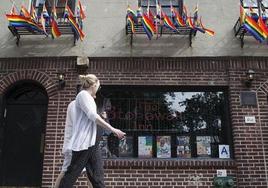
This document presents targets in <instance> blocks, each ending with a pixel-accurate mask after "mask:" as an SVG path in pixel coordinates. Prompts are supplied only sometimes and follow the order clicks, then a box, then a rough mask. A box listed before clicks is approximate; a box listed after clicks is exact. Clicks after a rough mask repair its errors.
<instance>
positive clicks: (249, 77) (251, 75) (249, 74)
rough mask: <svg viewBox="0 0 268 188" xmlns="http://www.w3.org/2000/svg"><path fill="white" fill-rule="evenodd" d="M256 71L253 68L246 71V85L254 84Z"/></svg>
mask: <svg viewBox="0 0 268 188" xmlns="http://www.w3.org/2000/svg"><path fill="white" fill-rule="evenodd" d="M254 75H255V72H254V70H252V69H249V70H248V71H247V73H246V79H245V85H246V87H250V86H251V84H252V81H253V80H254Z"/></svg>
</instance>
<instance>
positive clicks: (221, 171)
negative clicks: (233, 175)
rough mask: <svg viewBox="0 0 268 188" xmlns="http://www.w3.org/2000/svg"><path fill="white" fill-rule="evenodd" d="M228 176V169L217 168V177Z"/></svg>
mask: <svg viewBox="0 0 268 188" xmlns="http://www.w3.org/2000/svg"><path fill="white" fill-rule="evenodd" d="M226 176H227V171H226V170H223V169H221V170H217V177H226Z"/></svg>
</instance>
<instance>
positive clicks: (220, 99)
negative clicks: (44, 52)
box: [97, 87, 230, 158]
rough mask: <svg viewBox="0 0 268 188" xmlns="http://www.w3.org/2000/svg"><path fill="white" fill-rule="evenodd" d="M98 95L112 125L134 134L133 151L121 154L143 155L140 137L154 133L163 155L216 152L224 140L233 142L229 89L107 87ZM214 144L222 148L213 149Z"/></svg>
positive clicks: (157, 153)
mask: <svg viewBox="0 0 268 188" xmlns="http://www.w3.org/2000/svg"><path fill="white" fill-rule="evenodd" d="M98 95H100V96H101V97H97V99H98V100H99V101H98V104H99V105H98V107H100V108H101V109H102V110H105V111H106V112H107V114H108V119H109V122H110V123H111V125H112V126H114V127H116V128H119V129H122V130H123V131H125V132H126V133H127V136H130V137H131V138H129V143H131V147H132V148H129V150H128V151H131V152H133V153H131V152H125V153H124V150H122V149H120V148H119V151H123V152H121V153H122V154H121V156H124V157H126V156H134V157H135V156H136V157H139V154H138V151H139V150H140V149H139V148H138V140H139V139H142V138H144V136H145V137H146V138H147V136H149V137H150V136H152V138H153V144H152V147H153V148H152V155H153V157H157V158H161V157H169V156H171V157H178V158H181V157H184V158H188V157H196V156H197V157H198V156H200V157H204V156H211V155H212V154H214V153H215V152H216V153H217V145H218V144H219V143H221V144H230V141H229V140H226V135H227V134H228V132H227V129H228V125H227V120H226V119H227V109H226V108H227V106H226V104H227V103H226V97H225V92H224V91H198V92H197V91H192V92H191V91H179V90H176V89H165V88H158V89H157V88H148V87H142V88H121V89H120V88H118V89H115V88H109V87H107V88H105V87H103V89H102V90H101V93H99V94H98ZM150 138H151V137H150ZM161 138H163V139H161ZM130 140H131V141H130ZM160 140H168V142H167V143H169V144H170V145H171V151H170V152H171V153H169V152H168V153H166V154H165V153H164V150H163V148H161V147H162V145H161V142H160ZM197 141H198V142H197ZM197 143H198V147H197ZM212 143H213V144H215V145H216V147H213V148H210V144H212ZM169 144H166V145H169ZM117 147H120V145H119V146H117ZM121 147H122V144H121ZM135 147H136V149H135ZM165 147H166V146H165ZM161 149H162V150H163V151H162V150H161ZM115 151H118V149H117V150H115ZM167 151H169V150H167ZM119 153H120V152H119ZM126 153H127V154H126ZM116 156H120V154H119V155H116Z"/></svg>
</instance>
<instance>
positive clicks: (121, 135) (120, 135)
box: [113, 128, 126, 139]
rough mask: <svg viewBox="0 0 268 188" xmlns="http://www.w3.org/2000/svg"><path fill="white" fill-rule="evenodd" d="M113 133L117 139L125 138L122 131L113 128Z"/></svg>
mask: <svg viewBox="0 0 268 188" xmlns="http://www.w3.org/2000/svg"><path fill="white" fill-rule="evenodd" d="M113 133H114V134H115V136H117V137H118V138H119V139H122V138H124V137H125V135H126V133H124V132H123V131H121V130H119V129H116V128H114V129H113Z"/></svg>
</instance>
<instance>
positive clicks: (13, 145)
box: [0, 82, 48, 187]
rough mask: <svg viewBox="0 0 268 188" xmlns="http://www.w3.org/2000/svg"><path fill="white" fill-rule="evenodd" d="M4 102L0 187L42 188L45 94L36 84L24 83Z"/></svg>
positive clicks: (46, 99) (10, 93)
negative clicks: (27, 187) (29, 187)
mask: <svg viewBox="0 0 268 188" xmlns="http://www.w3.org/2000/svg"><path fill="white" fill-rule="evenodd" d="M3 101H4V104H3V106H4V109H3V113H2V114H3V124H2V125H1V126H2V129H3V133H2V141H3V144H2V146H1V145H0V147H2V148H1V151H2V152H1V156H0V160H1V161H0V165H1V166H0V185H2V186H17V187H20V186H34V187H41V181H42V166H43V148H44V133H45V124H46V115H47V103H48V98H47V94H46V91H45V90H44V89H43V88H41V87H40V86H38V85H37V84H35V83H31V82H21V83H19V84H16V85H15V86H14V87H13V88H12V89H10V91H9V92H8V93H7V94H6V95H5V96H4V99H3Z"/></svg>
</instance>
